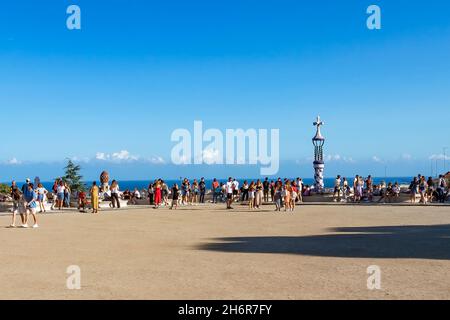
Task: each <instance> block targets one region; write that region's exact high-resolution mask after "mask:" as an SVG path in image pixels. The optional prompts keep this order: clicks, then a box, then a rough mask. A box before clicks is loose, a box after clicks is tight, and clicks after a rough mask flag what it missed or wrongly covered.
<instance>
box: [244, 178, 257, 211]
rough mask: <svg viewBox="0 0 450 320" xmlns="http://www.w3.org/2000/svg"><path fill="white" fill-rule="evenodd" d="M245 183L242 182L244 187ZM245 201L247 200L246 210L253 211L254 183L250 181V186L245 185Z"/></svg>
mask: <svg viewBox="0 0 450 320" xmlns="http://www.w3.org/2000/svg"><path fill="white" fill-rule="evenodd" d="M246 182H247V181H245V182H244V185H245V184H246ZM247 199H248V208H249V209H250V210H253V209H254V208H255V183H254V182H253V181H252V182H250V185H247Z"/></svg>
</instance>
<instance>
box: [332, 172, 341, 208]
mask: <svg viewBox="0 0 450 320" xmlns="http://www.w3.org/2000/svg"><path fill="white" fill-rule="evenodd" d="M333 201H334V202H337V201H341V176H340V175H338V176H337V177H336V179H335V180H334V192H333Z"/></svg>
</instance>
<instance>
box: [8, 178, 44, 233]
mask: <svg viewBox="0 0 450 320" xmlns="http://www.w3.org/2000/svg"><path fill="white" fill-rule="evenodd" d="M46 193H47V191H46V190H45V188H44V187H43V186H42V184H39V185H38V186H37V188H35V187H34V185H33V184H32V183H31V180H30V179H27V180H26V182H25V184H23V185H22V188H20V189H19V187H18V186H17V184H16V182H15V181H13V182H12V184H11V198H12V200H13V208H12V221H11V225H10V227H11V228H15V227H16V216H17V214H20V219H21V221H22V225H21V227H22V228H28V227H29V226H28V218H29V215H30V214H31V215H32V216H33V219H34V224H33V226H32V227H33V228H38V227H39V225H38V220H37V215H36V210H37V208H38V205H39V208H40V209H41V212H42V211H43V210H45V208H43V201H44V198H45V195H46Z"/></svg>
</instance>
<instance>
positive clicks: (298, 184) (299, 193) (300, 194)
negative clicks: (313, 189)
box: [297, 178, 303, 203]
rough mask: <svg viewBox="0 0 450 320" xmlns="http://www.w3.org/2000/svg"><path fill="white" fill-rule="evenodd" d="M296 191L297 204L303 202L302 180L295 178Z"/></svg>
mask: <svg viewBox="0 0 450 320" xmlns="http://www.w3.org/2000/svg"><path fill="white" fill-rule="evenodd" d="M297 190H298V193H297V194H298V202H300V203H302V202H303V180H302V178H297Z"/></svg>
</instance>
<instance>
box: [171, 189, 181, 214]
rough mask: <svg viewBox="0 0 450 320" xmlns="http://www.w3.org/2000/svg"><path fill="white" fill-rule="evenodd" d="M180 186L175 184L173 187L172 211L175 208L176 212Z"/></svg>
mask: <svg viewBox="0 0 450 320" xmlns="http://www.w3.org/2000/svg"><path fill="white" fill-rule="evenodd" d="M178 194H179V190H178V184H176V183H174V184H173V186H172V204H171V205H170V209H173V207H174V206H175V210H176V209H177V208H178Z"/></svg>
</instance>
